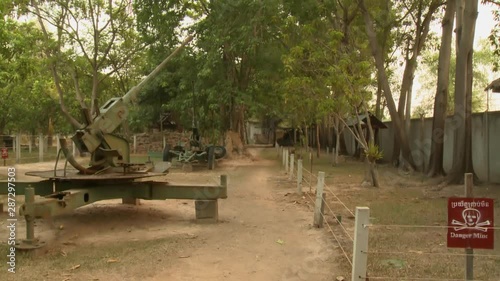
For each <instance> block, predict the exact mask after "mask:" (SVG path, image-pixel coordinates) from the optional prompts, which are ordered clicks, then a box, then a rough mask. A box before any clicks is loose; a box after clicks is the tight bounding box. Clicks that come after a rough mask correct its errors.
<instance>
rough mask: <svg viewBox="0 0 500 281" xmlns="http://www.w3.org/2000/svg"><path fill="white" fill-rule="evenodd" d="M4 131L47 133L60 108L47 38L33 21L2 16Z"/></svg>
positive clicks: (0, 118)
mask: <svg viewBox="0 0 500 281" xmlns="http://www.w3.org/2000/svg"><path fill="white" fill-rule="evenodd" d="M0 38H1V40H0V41H1V42H2V43H1V44H0V100H1V101H2V102H0V112H2V114H1V115H0V134H1V133H7V132H9V131H17V132H19V131H23V132H27V133H37V132H38V131H39V129H40V128H45V130H41V131H40V132H46V128H47V125H48V123H49V119H52V120H53V121H54V120H58V119H57V107H56V106H55V105H56V101H55V99H54V98H55V97H54V95H53V93H54V92H53V89H52V84H51V83H50V77H49V76H47V71H46V69H45V60H44V59H43V58H41V57H40V52H41V49H42V46H43V37H42V34H41V33H40V31H39V29H37V28H36V27H35V26H34V25H33V24H32V23H21V22H17V21H16V20H14V19H12V18H10V17H9V16H5V17H3V18H2V19H0Z"/></svg>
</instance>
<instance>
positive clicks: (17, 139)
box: [16, 134, 21, 163]
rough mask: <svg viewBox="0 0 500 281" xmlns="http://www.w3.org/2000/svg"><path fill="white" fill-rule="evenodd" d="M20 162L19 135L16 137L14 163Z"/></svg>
mask: <svg viewBox="0 0 500 281" xmlns="http://www.w3.org/2000/svg"><path fill="white" fill-rule="evenodd" d="M20 162H21V135H19V134H18V135H16V163H20Z"/></svg>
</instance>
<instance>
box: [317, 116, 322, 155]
mask: <svg viewBox="0 0 500 281" xmlns="http://www.w3.org/2000/svg"><path fill="white" fill-rule="evenodd" d="M316 146H317V148H318V149H317V155H318V158H319V157H320V153H321V145H320V141H319V124H316Z"/></svg>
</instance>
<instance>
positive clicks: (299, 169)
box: [297, 159, 302, 195]
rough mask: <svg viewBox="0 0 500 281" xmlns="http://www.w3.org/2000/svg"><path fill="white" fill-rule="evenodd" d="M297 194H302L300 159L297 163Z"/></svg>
mask: <svg viewBox="0 0 500 281" xmlns="http://www.w3.org/2000/svg"><path fill="white" fill-rule="evenodd" d="M297 193H298V194H299V195H301V194H302V159H299V161H297Z"/></svg>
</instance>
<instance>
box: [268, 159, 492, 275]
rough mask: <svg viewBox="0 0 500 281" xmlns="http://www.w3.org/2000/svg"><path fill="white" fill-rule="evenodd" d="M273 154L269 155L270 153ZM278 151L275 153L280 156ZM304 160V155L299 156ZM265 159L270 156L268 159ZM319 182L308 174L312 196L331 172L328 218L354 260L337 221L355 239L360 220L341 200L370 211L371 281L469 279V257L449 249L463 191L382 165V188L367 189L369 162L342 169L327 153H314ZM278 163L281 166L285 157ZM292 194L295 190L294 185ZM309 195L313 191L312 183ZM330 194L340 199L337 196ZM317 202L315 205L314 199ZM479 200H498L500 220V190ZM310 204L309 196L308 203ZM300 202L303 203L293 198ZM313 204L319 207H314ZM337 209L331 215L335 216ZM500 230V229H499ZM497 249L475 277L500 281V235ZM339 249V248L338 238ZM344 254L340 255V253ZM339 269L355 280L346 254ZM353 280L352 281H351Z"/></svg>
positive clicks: (478, 192)
mask: <svg viewBox="0 0 500 281" xmlns="http://www.w3.org/2000/svg"><path fill="white" fill-rule="evenodd" d="M268 153H269V152H268ZM275 153H276V150H274V153H271V155H272V154H274V155H276V154H275ZM299 154H300V152H299ZM263 155H266V154H265V153H264V154H263ZM302 155H307V157H303V158H304V160H303V161H304V162H303V163H304V168H305V169H308V170H311V167H310V165H311V161H310V160H309V156H308V155H309V154H305V153H302ZM313 155H314V157H313V161H312V162H313V163H312V171H313V175H314V176H313V177H311V176H310V175H309V174H308V173H307V172H304V177H305V179H306V180H308V181H309V180H310V179H312V181H311V185H312V190H313V191H314V189H315V188H314V187H315V186H316V177H315V176H316V175H317V172H318V171H323V172H325V175H326V178H325V183H326V185H327V188H325V192H326V200H327V202H328V206H329V208H328V207H325V217H326V218H327V219H326V220H327V221H328V222H329V224H330V225H331V226H332V228H333V231H334V233H335V234H336V235H337V236H338V237H340V241H341V245H342V247H343V248H344V249H345V250H346V251H347V253H348V256H349V257H350V258H351V257H352V247H353V245H352V241H351V240H350V239H349V238H348V236H347V235H346V234H345V233H344V231H343V230H342V228H341V227H339V226H338V223H337V222H336V220H335V219H334V214H332V213H331V210H333V212H334V213H335V215H340V216H342V224H343V226H344V227H345V228H346V229H347V231H348V232H349V235H351V236H352V237H353V233H354V218H353V217H352V215H351V214H350V213H349V211H348V210H346V209H345V208H344V207H343V205H342V204H341V203H340V202H339V200H337V198H338V199H340V200H341V201H342V203H343V204H345V205H346V206H347V207H348V208H349V209H350V210H351V211H352V212H354V210H355V208H356V206H367V207H369V208H370V217H371V222H372V224H373V225H374V226H373V227H371V228H370V234H369V236H370V237H369V252H371V253H370V254H369V255H368V275H369V276H371V277H390V278H395V279H397V280H405V278H410V277H413V278H422V279H424V280H425V279H426V278H429V279H430V278H443V279H463V278H464V275H465V273H464V272H465V269H464V266H465V257H464V256H460V255H462V254H464V250H463V249H453V248H447V246H446V234H447V229H446V228H441V227H440V226H446V225H447V200H448V198H449V197H451V196H461V195H462V194H463V192H464V187H463V186H459V185H456V186H448V187H445V188H438V186H437V185H436V180H432V179H428V178H427V177H425V176H424V175H422V174H418V173H416V174H413V175H408V174H404V173H399V172H398V171H397V170H396V169H394V168H392V167H390V166H389V165H379V167H378V170H379V175H380V181H381V188H373V187H362V186H361V183H362V181H363V177H364V173H365V165H364V163H363V162H361V161H359V160H355V159H350V158H347V160H346V161H345V162H341V163H340V164H339V165H337V166H333V165H332V164H331V159H330V157H331V155H326V154H325V153H324V154H322V155H321V157H320V158H317V157H316V154H315V152H314V154H313ZM275 159H277V162H278V163H279V165H281V159H282V158H281V156H280V157H279V158H278V157H276V156H275ZM290 187H291V188H295V185H294V184H292V185H291V186H290ZM303 190H305V191H307V190H308V188H307V183H305V184H304V188H303ZM330 191H333V193H334V194H335V195H336V196H337V197H335V196H333V194H332V193H330ZM312 195H313V196H311V197H312V198H313V199H314V194H312ZM474 195H475V197H488V198H493V199H494V200H495V202H496V203H495V217H496V218H499V217H500V186H499V185H481V186H475V187H474ZM304 198H305V200H309V198H308V196H305V197H304ZM293 200H297V197H293ZM310 204H314V203H313V202H311V203H310ZM330 209H331V210H330ZM382 225H417V226H429V227H425V228H424V227H412V228H406V227H404V228H403V227H382ZM497 225H498V223H497ZM495 232H496V233H495V242H496V243H495V245H496V246H495V249H494V250H479V249H476V250H475V253H476V254H480V255H496V257H481V256H477V257H475V258H474V277H475V279H478V280H500V246H499V244H500V242H499V241H500V231H498V230H496V231H495ZM332 241H334V244H337V242H336V241H335V239H334V238H333V237H332ZM339 252H340V251H339ZM338 263H339V265H340V267H341V268H342V271H343V272H342V274H343V275H344V276H349V275H350V272H351V267H350V265H349V263H348V262H347V260H346V259H345V258H344V256H343V255H341V254H340V256H339V258H338ZM348 279H349V278H348Z"/></svg>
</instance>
